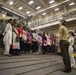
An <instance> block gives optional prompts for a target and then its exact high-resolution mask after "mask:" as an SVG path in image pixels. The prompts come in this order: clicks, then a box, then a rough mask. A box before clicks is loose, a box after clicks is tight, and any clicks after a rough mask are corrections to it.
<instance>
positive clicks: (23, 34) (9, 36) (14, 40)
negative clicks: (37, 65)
mask: <svg viewBox="0 0 76 75" xmlns="http://www.w3.org/2000/svg"><path fill="white" fill-rule="evenodd" d="M3 42H4V44H5V51H4V55H8V56H11V55H19V54H21V53H34V54H48V53H51V54H56V53H57V45H56V37H55V36H54V35H53V34H51V35H50V34H47V33H46V32H43V33H42V32H41V33H40V32H39V33H38V32H37V30H36V29H35V30H34V31H31V30H30V28H28V27H26V26H24V25H23V23H19V24H17V22H16V20H12V19H10V20H9V21H8V23H7V25H6V28H5V30H4V38H3Z"/></svg>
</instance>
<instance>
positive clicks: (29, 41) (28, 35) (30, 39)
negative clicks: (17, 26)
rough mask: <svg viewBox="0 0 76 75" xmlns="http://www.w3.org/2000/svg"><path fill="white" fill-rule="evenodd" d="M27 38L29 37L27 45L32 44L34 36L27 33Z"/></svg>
mask: <svg viewBox="0 0 76 75" xmlns="http://www.w3.org/2000/svg"><path fill="white" fill-rule="evenodd" d="M26 36H27V43H31V42H32V36H31V34H30V33H29V32H26Z"/></svg>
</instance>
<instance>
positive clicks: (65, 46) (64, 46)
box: [60, 40, 71, 70]
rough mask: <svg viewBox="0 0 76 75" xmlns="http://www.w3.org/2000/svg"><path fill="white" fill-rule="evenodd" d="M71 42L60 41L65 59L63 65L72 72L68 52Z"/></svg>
mask: <svg viewBox="0 0 76 75" xmlns="http://www.w3.org/2000/svg"><path fill="white" fill-rule="evenodd" d="M68 47H69V42H68V41H66V40H61V41H60V49H61V54H62V58H63V63H64V65H65V69H66V70H71V63H70V56H69V52H68Z"/></svg>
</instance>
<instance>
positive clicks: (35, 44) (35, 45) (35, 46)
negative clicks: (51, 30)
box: [32, 41, 38, 53]
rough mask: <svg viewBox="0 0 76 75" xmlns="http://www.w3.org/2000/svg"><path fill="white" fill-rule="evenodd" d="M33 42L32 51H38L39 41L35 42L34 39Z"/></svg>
mask: <svg viewBox="0 0 76 75" xmlns="http://www.w3.org/2000/svg"><path fill="white" fill-rule="evenodd" d="M32 43H33V45H32V52H35V53H36V52H37V51H38V43H37V42H35V41H33V42H32Z"/></svg>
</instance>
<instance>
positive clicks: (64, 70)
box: [61, 69, 71, 73]
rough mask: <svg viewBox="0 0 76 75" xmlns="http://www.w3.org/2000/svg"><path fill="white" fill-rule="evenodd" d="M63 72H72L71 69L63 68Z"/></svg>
mask: <svg viewBox="0 0 76 75" xmlns="http://www.w3.org/2000/svg"><path fill="white" fill-rule="evenodd" d="M61 71H62V72H66V73H70V72H71V70H66V69H61Z"/></svg>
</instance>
